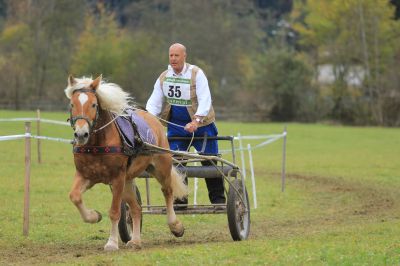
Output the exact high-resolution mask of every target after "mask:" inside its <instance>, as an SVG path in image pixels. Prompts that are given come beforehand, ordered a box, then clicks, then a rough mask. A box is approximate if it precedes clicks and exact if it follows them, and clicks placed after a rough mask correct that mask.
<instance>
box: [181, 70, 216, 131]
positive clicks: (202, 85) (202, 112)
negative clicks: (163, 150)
mask: <svg viewBox="0 0 400 266" xmlns="http://www.w3.org/2000/svg"><path fill="white" fill-rule="evenodd" d="M196 96H197V101H198V107H197V110H196V113H195V114H194V117H193V120H192V122H190V123H188V124H186V126H185V130H186V131H188V132H190V133H192V132H194V131H196V130H197V128H198V127H199V126H200V125H201V123H202V122H203V119H204V117H205V116H207V115H208V112H209V111H210V109H211V93H210V88H209V87H208V80H207V77H206V75H205V74H204V72H203V71H202V70H201V69H199V71H198V72H197V76H196Z"/></svg>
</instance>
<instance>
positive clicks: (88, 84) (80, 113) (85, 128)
mask: <svg viewBox="0 0 400 266" xmlns="http://www.w3.org/2000/svg"><path fill="white" fill-rule="evenodd" d="M101 79H102V76H101V75H100V76H99V77H97V78H96V79H95V80H91V79H84V80H82V79H75V78H74V77H73V76H72V75H70V76H69V77H68V87H67V89H69V92H70V94H69V95H67V96H70V97H69V98H70V118H69V121H70V123H71V127H72V128H73V129H74V138H75V142H76V143H77V144H78V145H85V144H86V143H87V142H88V140H89V136H90V134H91V133H92V131H93V128H94V126H95V124H96V121H97V119H98V117H99V103H98V99H97V96H96V91H97V89H98V87H99V85H100V83H101Z"/></svg>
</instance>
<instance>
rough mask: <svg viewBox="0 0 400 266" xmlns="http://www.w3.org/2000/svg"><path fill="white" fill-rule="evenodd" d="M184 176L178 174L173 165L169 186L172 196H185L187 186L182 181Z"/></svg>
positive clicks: (179, 197)
mask: <svg viewBox="0 0 400 266" xmlns="http://www.w3.org/2000/svg"><path fill="white" fill-rule="evenodd" d="M184 179H185V177H184V176H183V175H182V174H180V173H179V172H178V171H177V170H176V168H175V167H174V166H172V169H171V180H172V181H171V186H172V190H173V193H174V198H178V199H182V198H184V197H186V196H187V194H188V188H187V186H186V185H185V183H184Z"/></svg>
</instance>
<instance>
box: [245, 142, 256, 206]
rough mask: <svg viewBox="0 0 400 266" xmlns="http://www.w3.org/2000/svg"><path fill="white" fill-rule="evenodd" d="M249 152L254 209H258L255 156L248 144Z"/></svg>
mask: <svg viewBox="0 0 400 266" xmlns="http://www.w3.org/2000/svg"><path fill="white" fill-rule="evenodd" d="M247 151H248V152H249V162H250V172H251V185H252V189H253V203H254V209H257V192H256V179H255V178H254V167H253V155H252V153H251V146H250V144H247Z"/></svg>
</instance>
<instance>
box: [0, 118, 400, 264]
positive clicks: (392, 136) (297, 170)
mask: <svg viewBox="0 0 400 266" xmlns="http://www.w3.org/2000/svg"><path fill="white" fill-rule="evenodd" d="M34 115H35V113H34V112H10V111H0V118H10V117H13V118H14V117H33V116H34ZM42 117H44V118H48V119H56V120H61V121H65V120H66V118H67V113H66V112H65V113H42ZM218 127H219V133H220V135H236V134H237V132H239V131H240V133H241V134H242V135H259V134H276V133H281V132H282V130H283V127H284V124H279V123H265V124H253V123H228V122H219V123H218ZM287 129H288V141H287V179H286V190H285V192H283V193H282V192H281V179H280V171H281V160H282V141H281V140H280V141H277V142H275V143H273V144H271V145H268V146H265V147H263V148H260V149H256V150H254V151H253V159H254V168H255V175H256V183H257V200H258V208H257V209H252V210H251V229H250V236H249V239H248V240H247V241H242V242H233V241H232V240H231V236H230V233H229V229H228V223H227V218H226V215H195V216H194V215H184V216H180V217H181V219H182V221H183V223H184V225H185V229H186V231H185V235H184V236H183V238H180V239H177V238H174V237H173V236H172V234H171V233H169V230H168V226H167V225H166V217H165V216H156V215H145V216H144V218H143V232H142V240H143V249H142V250H140V251H133V250H130V249H128V248H125V247H124V246H123V245H122V243H121V242H120V250H119V251H117V252H113V253H105V252H104V251H103V246H104V244H105V242H106V240H107V238H108V230H109V228H110V222H109V219H108V218H107V212H108V208H109V206H110V200H111V194H110V192H109V188H108V187H107V186H104V185H97V186H95V187H94V188H92V189H91V190H90V191H88V192H87V193H86V194H85V195H84V200H85V202H86V205H87V206H88V207H90V208H95V209H97V210H98V211H100V212H101V213H102V214H103V216H105V219H103V220H102V221H101V222H100V223H98V224H85V223H83V222H82V221H81V218H80V216H79V213H78V212H77V210H76V209H75V207H74V206H73V205H72V203H70V201H69V198H68V192H69V190H70V186H71V184H72V177H73V173H74V166H73V162H72V153H71V146H70V145H69V144H64V143H57V142H50V141H43V142H42V148H43V155H42V157H43V158H42V159H43V163H42V164H40V165H39V164H38V163H37V154H36V150H35V149H36V141H33V142H32V148H33V149H32V176H31V212H30V232H29V233H30V234H29V237H24V236H23V235H22V214H23V193H24V141H23V140H14V141H5V142H4V141H3V142H0V148H1V151H2V152H1V153H0V181H1V185H0V200H1V204H0V265H9V264H16V265H28V264H42V265H48V264H64V265H134V264H136V263H137V264H140V265H211V264H218V265H226V264H230V265H246V264H247V265H265V264H267V265H304V264H307V265H400V193H399V192H400V163H399V161H400V138H399V136H400V129H399V128H379V127H344V126H333V125H325V124H295V123H289V124H287ZM23 132H24V124H23V123H22V122H0V136H3V135H13V134H23ZM33 133H35V124H33ZM42 135H45V136H52V137H62V138H71V136H72V130H71V129H70V128H68V127H65V126H58V125H49V124H43V125H42ZM246 143H247V142H246ZM249 143H251V144H252V145H254V144H257V141H251V142H249ZM221 145H222V144H221ZM222 146H223V145H222ZM199 183H200V191H199V194H200V196H199V197H200V199H199V201H200V203H201V202H202V203H208V202H207V200H206V194H207V193H206V190H205V186H204V181H203V180H200V182H199ZM138 184H139V188H140V190H141V191H142V197H144V196H145V192H144V191H145V190H144V183H143V180H139V182H138ZM159 188H160V187H159V185H158V184H156V182H154V180H151V196H152V200H153V201H154V202H162V201H161V192H160V190H159ZM247 188H248V190H249V192H250V200H251V205H252V193H251V184H250V182H247ZM190 189H191V190H193V184H190Z"/></svg>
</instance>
